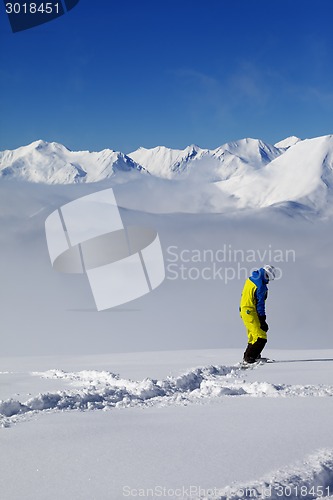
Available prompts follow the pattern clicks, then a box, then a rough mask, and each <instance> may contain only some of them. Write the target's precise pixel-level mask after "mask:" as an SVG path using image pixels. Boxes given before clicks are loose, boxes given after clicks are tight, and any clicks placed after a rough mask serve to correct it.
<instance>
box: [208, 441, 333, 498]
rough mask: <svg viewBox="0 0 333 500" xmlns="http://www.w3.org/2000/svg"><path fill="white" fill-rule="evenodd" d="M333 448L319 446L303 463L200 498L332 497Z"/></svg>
mask: <svg viewBox="0 0 333 500" xmlns="http://www.w3.org/2000/svg"><path fill="white" fill-rule="evenodd" d="M332 493H333V450H319V451H318V452H317V453H315V454H313V455H310V456H309V457H308V458H307V459H306V460H304V462H303V463H299V464H295V465H294V466H292V465H289V466H288V468H287V467H286V468H284V469H281V470H278V471H276V472H272V473H271V474H269V476H266V477H263V478H262V479H261V480H258V481H254V482H252V483H249V484H239V485H236V486H228V487H226V488H223V490H220V492H219V496H208V497H207V496H206V497H200V499H201V500H213V499H215V500H233V499H237V500H238V499H239V498H270V499H271V500H278V499H280V498H290V499H291V500H298V499H299V498H304V499H306V500H308V499H317V498H332V496H330V495H331V494H332Z"/></svg>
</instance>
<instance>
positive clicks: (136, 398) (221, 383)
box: [0, 363, 333, 426]
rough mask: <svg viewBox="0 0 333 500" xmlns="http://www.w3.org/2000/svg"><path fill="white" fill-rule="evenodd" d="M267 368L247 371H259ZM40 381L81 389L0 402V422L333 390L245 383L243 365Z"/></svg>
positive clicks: (332, 391) (331, 392)
mask: <svg viewBox="0 0 333 500" xmlns="http://www.w3.org/2000/svg"><path fill="white" fill-rule="evenodd" d="M262 364H264V363H259V364H255V365H254V366H253V367H249V368H248V369H247V370H256V369H257V368H258V367H259V366H260V365H262ZM32 375H34V376H38V377H41V378H51V379H60V380H66V381H69V382H70V383H71V384H72V385H73V386H74V387H75V386H78V387H79V388H78V389H73V390H69V391H68V390H66V391H57V392H54V393H49V392H48V393H45V394H39V395H38V396H36V397H33V398H31V399H29V400H27V401H26V402H25V403H21V402H20V401H15V400H13V399H10V400H7V401H0V416H1V419H2V420H0V422H1V423H2V425H3V426H7V425H9V424H10V421H11V420H10V419H11V417H14V416H17V415H24V414H25V413H29V412H39V411H43V410H96V409H103V410H105V409H109V408H123V407H128V406H131V407H133V406H135V405H138V406H142V405H152V404H158V405H170V404H184V403H188V402H198V401H200V400H204V399H206V398H211V397H222V396H251V397H264V396H268V397H308V396H311V397H327V396H329V397H331V396H333V385H322V384H320V385H304V386H303V385H288V384H272V383H268V382H257V381H254V382H247V381H246V380H245V379H244V370H243V369H242V367H241V364H237V365H234V366H223V365H220V366H213V365H212V366H206V367H199V368H195V369H192V370H190V371H188V372H186V373H183V374H182V375H180V376H178V377H171V376H170V377H167V378H166V379H164V380H155V379H151V378H145V379H144V380H138V381H134V380H130V379H123V378H121V377H120V376H119V375H117V374H114V373H112V372H107V371H95V370H84V371H79V372H65V371H63V370H47V371H45V372H32Z"/></svg>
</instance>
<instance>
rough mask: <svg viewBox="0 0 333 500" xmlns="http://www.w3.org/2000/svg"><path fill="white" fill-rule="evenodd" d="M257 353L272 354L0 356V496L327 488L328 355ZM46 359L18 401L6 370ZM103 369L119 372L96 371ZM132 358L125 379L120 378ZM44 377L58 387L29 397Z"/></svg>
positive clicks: (256, 494)
mask: <svg viewBox="0 0 333 500" xmlns="http://www.w3.org/2000/svg"><path fill="white" fill-rule="evenodd" d="M267 354H268V355H269V356H271V357H275V358H276V359H277V360H279V361H280V362H277V363H275V364H269V365H268V364H266V365H261V366H256V367H254V368H252V369H248V370H240V369H239V366H238V365H237V360H238V359H239V355H240V352H239V350H210V351H209V350H206V351H181V352H179V351H178V352H169V353H166V352H164V353H163V352H161V353H158V352H155V353H136V354H127V360H126V355H125V354H124V355H103V356H102V357H101V356H90V358H87V357H85V358H80V357H76V358H61V357H59V358H58V359H56V358H53V359H49V360H47V358H41V359H39V360H38V359H37V358H35V359H30V358H23V359H18V358H16V359H15V358H13V359H12V360H1V362H2V363H3V365H4V367H5V368H6V370H7V369H8V368H10V369H11V370H9V371H11V373H9V374H8V373H7V375H5V374H3V373H1V374H0V398H1V390H2V384H1V380H2V377H4V376H7V383H8V384H9V387H11V390H12V395H13V397H12V399H9V400H7V401H4V402H2V403H1V405H0V413H1V415H2V423H3V426H4V427H3V429H2V430H1V433H2V446H1V451H0V469H1V474H0V486H1V491H2V495H4V498H6V500H15V499H16V498H18V497H19V496H20V495H21V494H22V491H24V496H25V498H27V499H28V500H29V499H34V500H42V499H44V498H45V495H46V492H47V497H48V499H49V500H57V499H58V498H59V496H60V497H61V498H63V499H64V500H70V499H80V500H86V499H87V500H88V499H91V498H96V499H98V500H110V499H111V500H113V499H114V500H118V499H119V498H123V497H124V496H131V495H132V497H137V496H140V497H143V498H158V497H160V496H163V495H161V492H164V496H165V497H168V498H173V499H179V498H182V499H185V498H186V499H191V500H199V499H201V500H203V499H210V500H213V499H216V500H217V499H223V500H227V499H229V498H231V499H236V498H237V499H238V498H273V499H278V498H291V499H294V500H295V499H298V498H300V491H301V488H302V496H301V498H306V499H310V498H311V499H314V498H318V497H320V496H324V497H328V496H329V495H332V494H333V440H332V433H331V432H330V430H331V411H332V405H333V399H332V386H330V385H329V384H328V383H327V382H328V381H329V380H332V367H333V351H332V350H321V351H274V350H268V351H267ZM159 359H160V360H161V363H159ZM175 360H177V362H176V363H175ZM203 360H205V361H206V364H204V365H202V364H201V365H200V364H199V365H198V364H197V363H198V361H199V363H200V361H201V362H202V361H203ZM217 360H220V364H219V365H216V364H212V362H213V363H215V362H216V361H217ZM49 363H57V365H58V368H56V369H48V370H42V371H39V372H38V371H37V372H36V371H35V372H34V371H26V373H25V376H26V378H27V379H28V380H29V379H32V380H33V386H31V387H33V389H32V388H31V387H30V390H31V391H32V394H31V397H30V399H28V400H27V401H25V402H23V403H22V402H21V399H22V396H23V395H22V394H21V395H20V394H17V390H18V389H22V387H21V388H20V387H19V386H17V385H16V381H17V379H16V378H15V375H16V374H17V370H19V371H20V372H21V373H23V372H24V370H27V369H28V370H29V369H30V370H31V368H32V367H35V368H36V369H38V368H39V367H42V366H43V367H46V366H48V367H49V368H51V366H52V365H50V364H49ZM186 365H187V369H185V371H183V370H184V366H186ZM191 365H192V366H191ZM115 366H118V367H119V368H120V370H121V372H122V374H124V375H125V376H124V375H123V376H122V375H121V374H119V375H116V374H114V373H112V372H110V371H109V370H107V369H106V368H109V369H110V368H112V367H115ZM133 366H136V370H135V371H136V374H137V375H138V376H139V378H138V379H137V380H135V379H129V378H126V374H130V373H133ZM65 367H66V369H65ZM71 367H72V368H74V367H76V368H78V370H77V369H76V370H75V371H70V368H71ZM82 368H84V369H83V370H82ZM10 375H11V376H12V380H11V381H10V379H9V378H8V376H10ZM152 375H153V376H154V375H158V376H159V377H161V378H151V376H152ZM45 377H46V379H47V380H50V379H52V380H53V382H54V383H58V384H59V390H58V391H56V390H54V389H53V391H51V392H44V393H40V394H38V389H39V387H42V384H43V383H44V380H45ZM64 380H66V384H67V387H66V388H64V387H63V385H62V384H63V382H64ZM309 380H312V381H313V383H312V384H309ZM288 381H289V383H288ZM15 393H16V394H15ZM249 425H250V428H251V432H249ZM305 436H306V439H305Z"/></svg>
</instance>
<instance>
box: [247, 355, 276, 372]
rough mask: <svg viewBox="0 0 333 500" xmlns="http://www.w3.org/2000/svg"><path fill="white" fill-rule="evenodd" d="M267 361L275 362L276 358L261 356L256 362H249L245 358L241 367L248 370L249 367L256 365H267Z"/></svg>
mask: <svg viewBox="0 0 333 500" xmlns="http://www.w3.org/2000/svg"><path fill="white" fill-rule="evenodd" d="M266 363H275V360H274V359H271V358H260V359H258V360H257V361H255V362H254V363H247V362H246V361H244V360H243V361H241V363H240V367H241V369H242V370H246V369H247V368H254V367H255V366H259V365H265V364H266Z"/></svg>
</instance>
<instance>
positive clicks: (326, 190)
mask: <svg viewBox="0 0 333 500" xmlns="http://www.w3.org/2000/svg"><path fill="white" fill-rule="evenodd" d="M216 185H218V187H219V188H220V189H221V191H222V192H223V193H224V194H228V195H230V196H233V197H236V198H237V200H238V207H239V208H249V207H252V208H261V207H268V206H276V205H280V206H287V207H288V206H289V207H290V206H294V207H295V206H298V207H303V208H304V209H311V210H312V211H315V212H317V213H319V212H321V213H323V212H326V211H327V210H328V211H330V212H332V210H333V135H328V136H324V137H318V138H315V139H307V140H304V141H298V142H297V143H296V144H295V145H294V146H292V147H289V148H288V149H287V150H286V152H285V153H284V154H282V155H280V156H279V157H277V158H275V159H274V160H273V161H271V162H270V163H268V164H267V165H266V166H265V167H263V168H261V169H258V170H255V171H252V172H250V173H246V174H242V175H238V176H237V177H233V178H231V179H228V180H225V181H223V182H221V181H220V182H218V183H216Z"/></svg>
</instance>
